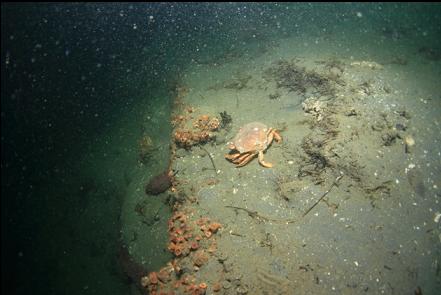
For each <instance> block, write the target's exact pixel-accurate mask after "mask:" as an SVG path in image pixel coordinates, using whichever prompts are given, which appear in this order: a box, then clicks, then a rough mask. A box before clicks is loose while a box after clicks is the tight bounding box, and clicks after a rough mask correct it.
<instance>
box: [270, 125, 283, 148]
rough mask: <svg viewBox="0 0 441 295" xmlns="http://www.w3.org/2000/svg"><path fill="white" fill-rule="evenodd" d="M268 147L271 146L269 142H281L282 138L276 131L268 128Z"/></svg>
mask: <svg viewBox="0 0 441 295" xmlns="http://www.w3.org/2000/svg"><path fill="white" fill-rule="evenodd" d="M267 134H268V135H267V136H268V140H267V142H268V145H270V144H271V142H273V139H275V140H276V141H277V142H281V141H282V137H281V136H280V134H279V132H277V130H276V129H273V128H270V129H269V130H268V133H267Z"/></svg>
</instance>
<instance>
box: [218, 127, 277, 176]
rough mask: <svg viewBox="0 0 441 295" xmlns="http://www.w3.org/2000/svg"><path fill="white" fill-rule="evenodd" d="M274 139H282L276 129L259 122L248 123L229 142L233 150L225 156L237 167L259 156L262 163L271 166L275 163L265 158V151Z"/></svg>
mask: <svg viewBox="0 0 441 295" xmlns="http://www.w3.org/2000/svg"><path fill="white" fill-rule="evenodd" d="M273 139H275V140H276V141H277V142H280V141H281V140H282V137H281V136H280V134H279V133H278V132H277V130H276V129H273V128H268V127H267V126H266V125H265V124H262V123H259V122H252V123H248V124H246V125H244V126H242V127H241V128H240V129H239V132H238V133H237V135H236V137H234V139H233V141H232V142H229V143H228V147H229V148H230V149H231V151H230V153H229V154H227V155H225V158H226V159H228V160H229V161H231V162H233V163H234V164H236V167H242V166H245V165H246V164H248V163H249V162H250V161H251V160H252V159H254V157H255V156H258V158H259V163H260V165H262V166H263V167H267V168H271V167H272V166H273V165H272V164H271V163H267V162H265V161H264V160H263V152H264V151H265V150H266V149H267V148H268V147H269V146H270V144H271V142H272V141H273Z"/></svg>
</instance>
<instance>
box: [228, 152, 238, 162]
mask: <svg viewBox="0 0 441 295" xmlns="http://www.w3.org/2000/svg"><path fill="white" fill-rule="evenodd" d="M241 155H242V154H241V153H234V154H226V155H225V158H226V159H228V160H230V161H233V160H235V159H237V158H238V157H240V156H241Z"/></svg>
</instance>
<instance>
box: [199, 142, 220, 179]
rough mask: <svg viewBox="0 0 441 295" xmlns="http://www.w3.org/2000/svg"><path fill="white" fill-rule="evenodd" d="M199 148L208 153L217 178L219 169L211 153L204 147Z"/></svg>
mask: <svg viewBox="0 0 441 295" xmlns="http://www.w3.org/2000/svg"><path fill="white" fill-rule="evenodd" d="M199 147H200V148H201V149H203V150H204V152H206V153H207V155H208V157H209V158H210V161H211V164H212V165H213V169H214V173H216V176H217V168H216V165H214V160H213V157H212V156H211V155H210V153H209V152H208V151H207V150H206V149H205V148H204V147H203V146H199Z"/></svg>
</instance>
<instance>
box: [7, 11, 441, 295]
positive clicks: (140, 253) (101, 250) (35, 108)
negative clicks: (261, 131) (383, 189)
mask: <svg viewBox="0 0 441 295" xmlns="http://www.w3.org/2000/svg"><path fill="white" fill-rule="evenodd" d="M1 17H2V21H1V22H2V28H1V30H2V37H1V38H2V45H1V54H2V56H1V63H2V65H1V69H2V80H1V83H2V84H1V91H2V93H1V109H2V110H1V116H2V117H1V120H2V122H1V123H2V124H1V125H2V126H1V128H2V129H1V131H2V137H1V139H2V141H1V144H2V146H1V147H2V291H5V292H6V294H130V292H137V291H136V290H133V284H131V283H130V282H129V280H128V278H127V275H126V274H124V269H123V268H122V267H121V265H120V264H121V262H120V259H119V258H118V257H119V255H120V254H119V253H120V248H121V247H123V246H124V245H126V244H128V243H130V241H133V240H134V239H138V243H136V247H134V248H132V249H131V250H132V252H131V255H133V258H134V260H136V261H137V263H139V264H143V266H144V267H145V269H146V270H149V271H151V270H157V269H158V268H160V267H161V266H162V265H164V264H165V263H166V262H167V261H169V260H170V258H171V257H170V254H169V253H168V252H167V251H166V249H165V247H166V242H167V233H166V221H167V218H168V217H169V214H170V208H169V207H168V206H167V204H166V203H167V199H166V197H165V196H160V197H158V198H151V197H148V196H146V195H145V194H144V187H143V185H144V184H145V183H146V182H147V181H148V179H149V178H150V177H151V176H152V175H155V174H157V173H159V172H161V171H163V170H164V169H166V168H167V166H168V163H169V153H168V148H169V145H168V144H169V140H170V134H171V130H172V127H171V126H170V123H169V121H170V114H171V110H172V106H173V99H174V97H175V96H176V89H177V87H179V86H182V81H185V80H189V81H191V83H190V84H192V87H194V88H195V89H198V91H199V90H201V89H204V88H206V87H209V86H212V85H216V83H218V84H219V81H223V80H222V79H224V78H229V77H230V78H231V76H234V75H235V74H231V72H228V71H225V72H222V71H221V72H216V71H215V70H214V69H216V70H217V69H219V68H222V67H223V66H224V65H227V64H228V63H231V62H233V63H234V62H237V65H236V70H238V71H239V70H240V68H241V67H242V68H245V67H244V66H243V65H242V64H240V62H241V61H242V62H243V61H244V60H246V62H247V65H248V66H251V65H253V64H259V63H263V64H264V63H265V62H266V61H265V60H264V59H265V58H266V57H267V55H268V56H270V54H271V51H272V50H273V48H276V47H277V44H279V43H283V42H285V41H287V40H288V41H290V42H291V41H292V40H295V41H292V42H291V43H290V44H294V45H293V46H294V47H295V48H298V54H297V57H299V58H305V59H307V58H308V54H317V52H318V53H319V54H322V56H323V57H329V56H332V55H339V56H345V57H346V58H348V59H351V58H352V59H353V60H376V59H378V60H381V61H387V60H388V59H389V58H390V56H398V57H402V56H405V57H406V58H407V59H408V60H410V63H411V64H412V66H414V68H412V70H409V71H408V73H410V74H409V75H411V73H415V72H416V71H418V69H419V65H418V63H419V62H413V59H415V60H418V61H423V62H422V64H423V65H426V66H427V67H430V69H431V70H430V71H425V72H424V73H430V75H427V77H426V79H423V81H421V82H418V83H415V84H416V85H412V87H413V88H411V89H410V90H409V92H410V93H411V94H412V93H414V96H415V101H417V100H418V99H419V98H420V97H430V99H431V100H432V101H433V100H438V101H439V99H440V95H439V88H438V87H437V83H436V81H439V80H440V78H441V73H440V71H439V69H440V67H439V64H440V59H441V44H440V40H441V38H440V36H441V6H440V5H438V4H310V3H292V4H282V3H278V4H277V3H273V4H244V3H218V4H208V3H193V4H176V3H175V4H168V3H164V4H159V3H155V4H127V3H120V4H115V3H111V4H2V6H1ZM372 36H375V37H374V38H372ZM323 41H324V42H323ZM320 44H327V46H328V47H322V46H321V45H320ZM273 46H274V47H273ZM297 46H298V47H297ZM286 52H289V51H288V50H286V51H285V53H286ZM238 53H240V54H238ZM265 54H267V55H265ZM238 56H239V58H237V57H238ZM294 57H296V56H294V55H289V54H285V55H284V56H282V55H280V57H279V58H280V59H283V58H285V59H291V58H294ZM235 58H237V59H235ZM262 59H263V60H262ZM275 59H276V58H274V56H271V59H270V58H268V63H269V62H273V61H274V60H275ZM395 61H396V60H395ZM207 65H208V66H212V67H213V69H212V70H210V69H208V70H207V71H206V72H204V73H200V72H198V69H200V68H203V67H205V66H207ZM233 68H234V65H233ZM424 69H426V68H424ZM204 70H205V69H204ZM195 73H196V74H195ZM391 76H393V73H392V74H391ZM395 79H396V80H400V79H401V78H400V77H396V78H395ZM209 82H210V83H211V84H210V85H208V84H207V83H209ZM198 87H199V88H198ZM419 87H420V88H419ZM421 89H422V90H421ZM190 93H192V92H191V91H190ZM192 94H193V93H192ZM194 95H195V97H194V98H191V97H190V98H188V100H189V101H192V102H198V103H200V105H201V107H203V103H202V102H201V101H200V97H199V96H197V94H196V93H194ZM204 97H206V96H204ZM216 99H218V101H216ZM223 99H224V97H217V98H211V97H208V102H207V101H204V103H206V104H207V105H210V107H212V108H215V106H216V105H218V104H222V102H223V101H222V100H223ZM235 103H236V102H233V103H232V104H230V106H231V107H232V109H231V111H234V109H235V108H234V104H235ZM249 105H252V99H251V102H250V103H249ZM438 105H439V103H437V104H435V106H438ZM196 107H197V105H196ZM290 110H291V111H292V110H296V105H295V104H287V105H285V106H284V110H283V112H284V113H283V116H290V113H289V111H290ZM250 114H252V112H249V113H246V114H245V113H244V115H243V116H242V118H247V120H248V117H250ZM438 114H439V110H437V108H434V109H432V110H431V111H430V112H427V117H428V118H426V120H427V121H419V123H418V124H416V125H417V126H418V127H419V128H421V129H425V128H428V129H429V128H430V127H431V126H432V123H431V122H433V121H434V118H436V116H437V115H438ZM235 120H236V121H239V122H241V120H242V119H241V115H238V114H236V117H235ZM244 120H245V119H244ZM436 128H438V129H436ZM436 130H439V126H436V125H435V131H434V132H433V133H430V134H432V137H433V139H434V140H435V143H436V142H437V143H438V145H436V144H435V145H433V148H432V149H435V150H436V149H438V152H439V140H440V138H439V134H437V131H436ZM431 132H432V131H431ZM145 135H148V136H149V137H150V138H151V139H152V140H153V144H154V146H155V150H154V152H153V153H152V154H153V157H152V158H151V159H150V160H148V161H145V162H143V161H141V159H140V147H139V141H140V140H141V139H142V138H143V136H145ZM428 169H433V170H428V174H429V175H430V173H432V174H431V175H435V176H439V157H438V158H436V157H435V161H434V165H433V166H432V167H431V168H428ZM184 175H185V174H184ZM433 196H434V197H433V198H434V199H435V200H436V203H434V204H435V205H434V210H435V211H436V209H439V204H438V202H439V201H440V200H439V189H438V190H435V191H434V192H433ZM139 200H143V201H145V202H147V203H148V204H149V205H148V206H146V208H148V210H153V211H155V213H156V212H157V214H159V215H158V217H157V218H156V219H155V220H153V221H151V222H152V224H154V225H155V226H156V227H154V228H156V230H155V231H153V230H152V229H151V227H145V228H142V227H141V229H139V228H138V229H136V230H135V229H134V228H136V227H137V226H138V225H137V223H136V222H135V221H134V219H133V218H134V217H133V216H136V214H137V213H136V212H133V211H132V210H129V209H126V208H128V207H130V206H131V205H132V204H133V203H134V202H138V201H139ZM436 204H437V205H436ZM428 214H429V213H428ZM430 214H432V212H431V213H430ZM132 215H133V216H132ZM146 222H147V223H148V222H150V221H149V220H147V221H146ZM141 226H142V225H141ZM435 228H436V230H439V227H435ZM134 233H136V234H134ZM134 235H136V237H135V236H134ZM429 249H430V251H432V252H431V253H438V254H439V251H440V241H438V240H434V242H433V245H431V246H430V247H429ZM440 259H441V258H440V257H439V256H438V259H437V260H436V259H434V260H433V261H429V262H428V261H424V263H421V264H422V268H424V267H427V269H430V265H432V266H433V265H434V264H436V265H439V263H440V262H439V261H440ZM435 261H437V262H435ZM415 264H417V262H416V263H415ZM408 267H411V266H409V265H408ZM431 271H432V270H431ZM433 272H436V274H435V275H433V276H426V277H429V278H436V281H435V279H429V281H426V280H424V279H422V280H421V282H420V284H422V289H423V290H424V291H423V293H424V294H436V289H437V287H439V286H440V274H439V266H438V269H437V268H436V267H435V269H434V270H433ZM409 293H410V294H411V293H413V290H409ZM228 294H229V293H228Z"/></svg>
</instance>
